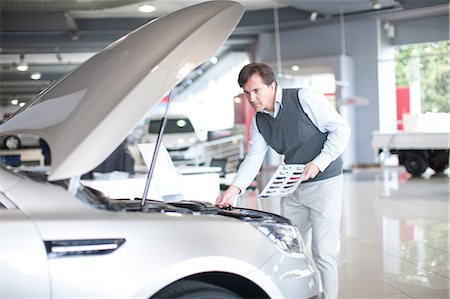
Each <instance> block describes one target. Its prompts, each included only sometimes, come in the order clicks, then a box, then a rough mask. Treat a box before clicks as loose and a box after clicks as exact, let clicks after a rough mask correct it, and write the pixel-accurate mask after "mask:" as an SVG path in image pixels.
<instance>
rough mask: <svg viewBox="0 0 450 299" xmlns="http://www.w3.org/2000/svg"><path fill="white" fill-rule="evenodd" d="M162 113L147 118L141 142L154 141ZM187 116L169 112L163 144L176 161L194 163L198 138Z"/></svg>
mask: <svg viewBox="0 0 450 299" xmlns="http://www.w3.org/2000/svg"><path fill="white" fill-rule="evenodd" d="M162 117H163V116H162V115H154V116H152V117H150V118H149V120H148V122H147V124H146V126H145V133H144V135H143V137H142V139H141V142H142V143H151V142H156V140H157V138H158V134H159V129H160V127H161V122H162ZM200 137H201V136H200V135H199V133H198V132H197V131H196V130H195V128H194V125H193V124H192V122H191V120H190V119H189V117H187V116H186V115H183V114H169V115H168V116H167V123H166V127H165V130H164V136H163V141H162V142H163V144H164V146H165V148H166V149H167V151H168V152H169V154H170V157H171V158H172V160H173V161H174V162H175V163H177V162H181V163H186V164H196V161H197V158H198V156H199V155H200V154H201V153H200V150H201V148H199V147H198V144H199V143H200V142H202V141H204V140H201V139H200Z"/></svg>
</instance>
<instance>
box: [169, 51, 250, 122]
mask: <svg viewBox="0 0 450 299" xmlns="http://www.w3.org/2000/svg"><path fill="white" fill-rule="evenodd" d="M247 63H249V57H248V54H247V53H244V52H231V53H230V54H228V55H226V56H225V57H223V58H222V59H221V60H219V62H218V63H217V64H216V65H215V66H214V67H212V68H210V69H209V70H208V71H207V72H206V73H205V74H204V75H202V76H201V77H200V78H199V79H197V80H196V81H195V82H194V83H193V84H192V85H191V86H190V87H189V88H187V89H185V90H184V91H183V92H182V93H181V94H179V95H177V96H176V98H174V101H173V103H172V104H171V107H170V111H172V112H176V113H180V112H183V113H184V114H186V115H188V116H189V118H190V119H191V120H192V122H193V124H194V125H195V126H196V129H197V128H199V129H202V130H205V131H212V130H220V129H228V128H232V127H233V126H234V97H235V96H237V95H238V94H240V93H241V92H242V90H241V88H240V87H239V85H238V83H237V78H238V75H239V71H240V70H241V68H242V67H243V66H244V65H245V64H247Z"/></svg>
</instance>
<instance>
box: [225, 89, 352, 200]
mask: <svg viewBox="0 0 450 299" xmlns="http://www.w3.org/2000/svg"><path fill="white" fill-rule="evenodd" d="M282 94H283V89H282V88H281V86H280V85H277V90H276V95H275V108H274V112H269V111H266V110H263V111H262V112H263V113H267V114H269V115H270V116H272V117H274V118H275V117H277V115H278V113H279V111H280V108H281V106H282V102H281V99H282ZM298 99H299V102H300V105H301V106H302V108H303V110H304V111H305V113H306V114H307V115H308V117H309V118H310V119H311V121H312V122H313V124H314V125H315V126H316V127H317V128H318V129H319V131H320V132H323V133H325V132H328V137H327V140H326V141H325V143H324V145H323V148H322V151H321V152H320V154H319V155H317V157H315V158H314V159H313V161H312V162H313V163H314V164H315V165H316V166H317V167H318V168H319V169H320V171H323V170H324V169H326V168H327V167H328V165H330V163H331V162H332V161H334V160H335V159H336V158H338V157H339V156H340V155H341V154H342V153H343V152H344V150H345V147H346V145H347V143H348V139H349V138H350V131H351V130H350V126H349V125H348V124H347V122H346V121H345V120H344V118H343V117H342V116H341V115H340V114H339V113H338V112H337V111H336V109H335V108H334V107H333V106H332V105H331V104H330V102H329V101H328V99H327V98H326V97H325V96H324V95H323V94H322V93H320V92H318V91H315V90H313V89H309V88H301V89H299V91H298ZM268 148H269V145H268V144H267V143H266V141H265V140H264V137H263V136H262V135H261V133H260V132H259V130H258V126H257V124H256V115H254V116H253V119H252V124H251V126H250V140H249V144H248V153H247V155H246V156H245V159H244V161H243V162H242V164H241V166H240V167H239V170H238V172H237V173H236V177H235V179H234V180H233V183H232V185H234V186H236V187H238V188H239V189H240V190H241V191H243V190H245V189H246V188H247V187H248V186H249V185H250V183H251V182H252V181H253V180H254V178H255V177H256V175H257V174H258V172H259V170H260V168H261V165H262V163H263V161H264V157H265V155H266V152H267V150H268Z"/></svg>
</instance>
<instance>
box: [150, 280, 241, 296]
mask: <svg viewBox="0 0 450 299" xmlns="http://www.w3.org/2000/svg"><path fill="white" fill-rule="evenodd" d="M163 298H171V299H242V298H241V297H239V296H238V295H236V294H235V293H233V292H231V291H228V290H226V289H224V288H221V287H218V286H215V285H212V284H209V283H206V282H202V281H195V280H185V281H180V282H178V283H175V284H173V285H171V286H169V287H167V288H165V289H163V290H161V291H159V292H158V293H156V294H155V295H154V296H153V297H152V299H163Z"/></svg>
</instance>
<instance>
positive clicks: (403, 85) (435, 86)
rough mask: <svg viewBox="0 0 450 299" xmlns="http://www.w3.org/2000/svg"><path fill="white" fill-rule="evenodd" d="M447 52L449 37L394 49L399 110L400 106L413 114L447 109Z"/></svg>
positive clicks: (449, 94)
mask: <svg viewBox="0 0 450 299" xmlns="http://www.w3.org/2000/svg"><path fill="white" fill-rule="evenodd" d="M449 54H450V41H448V40H446V41H440V42H429V43H421V44H411V45H403V46H400V47H397V48H396V56H395V61H396V87H397V102H401V103H398V105H400V111H399V112H402V111H401V110H402V109H403V110H404V111H403V112H412V113H426V112H445V113H448V112H450V104H449V99H450V92H449V86H450V84H449V80H450V59H449V57H450V56H449ZM408 105H409V107H408ZM398 108H399V107H398ZM410 110H416V111H410Z"/></svg>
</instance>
